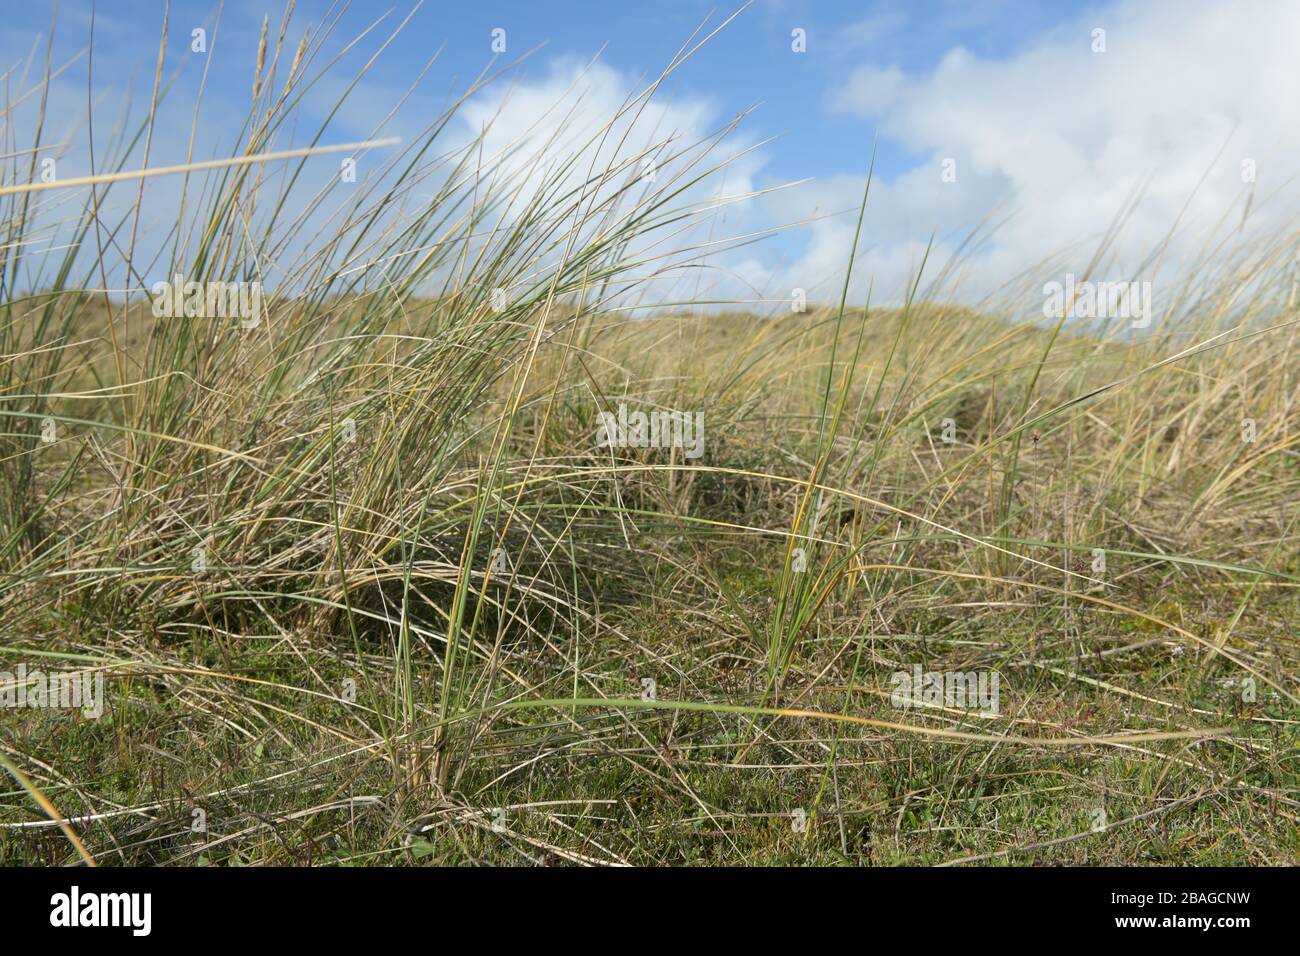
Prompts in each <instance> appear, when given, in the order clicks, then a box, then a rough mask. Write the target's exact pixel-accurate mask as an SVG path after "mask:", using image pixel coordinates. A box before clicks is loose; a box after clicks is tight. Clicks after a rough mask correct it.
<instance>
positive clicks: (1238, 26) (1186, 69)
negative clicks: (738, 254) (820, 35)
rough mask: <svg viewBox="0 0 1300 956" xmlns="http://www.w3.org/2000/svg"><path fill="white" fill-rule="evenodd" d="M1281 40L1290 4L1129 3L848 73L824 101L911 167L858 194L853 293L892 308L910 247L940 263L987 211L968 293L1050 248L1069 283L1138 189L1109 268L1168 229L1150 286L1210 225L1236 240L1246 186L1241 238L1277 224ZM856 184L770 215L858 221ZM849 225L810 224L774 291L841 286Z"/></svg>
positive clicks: (1294, 9) (1292, 97) (1295, 166)
mask: <svg viewBox="0 0 1300 956" xmlns="http://www.w3.org/2000/svg"><path fill="white" fill-rule="evenodd" d="M1094 28H1102V29H1104V30H1105V31H1106V52H1104V53H1094V52H1093V51H1092V49H1091V45H1092V31H1093V29H1094ZM1298 35H1300V4H1295V3H1292V2H1289V0H1261V2H1258V3H1251V4H1238V5H1228V4H1216V3H1208V2H1188V0H1164V2H1150V3H1149V2H1143V3H1136V2H1131V3H1120V4H1116V5H1114V6H1111V7H1108V8H1105V9H1103V10H1101V11H1099V12H1096V13H1093V14H1089V15H1087V16H1083V17H1080V18H1078V19H1073V20H1071V21H1069V22H1066V23H1063V24H1062V25H1060V26H1059V27H1058V28H1057V29H1055V30H1053V31H1052V32H1051V33H1050V35H1047V36H1044V37H1043V38H1041V39H1040V40H1039V41H1038V42H1036V43H1032V44H1030V45H1028V46H1026V47H1025V48H1023V49H1022V50H1020V52H1018V53H1017V54H1015V55H1014V56H1012V57H1010V58H1009V59H1005V60H988V59H980V58H978V57H976V56H973V55H971V54H970V53H969V52H967V51H965V50H962V49H960V48H958V49H954V50H952V51H950V52H949V54H948V55H947V56H945V57H944V58H943V60H942V61H941V62H940V63H939V64H938V65H937V66H936V67H935V68H934V69H933V71H931V72H929V73H928V74H925V75H910V76H909V75H905V74H904V73H902V72H901V71H900V70H899V69H898V68H897V67H894V66H892V65H884V66H881V65H872V66H863V67H862V68H860V69H858V70H857V71H856V72H854V73H853V74H852V75H851V76H850V77H849V79H848V80H847V82H846V83H845V84H844V85H843V86H842V87H841V88H839V89H836V90H833V91H831V92H830V95H829V96H828V104H829V106H830V108H831V109H832V110H833V111H835V112H839V113H841V114H852V115H854V116H857V117H861V118H865V119H868V120H874V121H875V122H877V123H878V124H879V130H880V134H881V136H882V137H887V138H890V139H893V140H895V141H896V142H898V143H899V144H901V145H902V146H903V147H904V148H905V149H906V150H907V151H908V152H909V153H910V154H912V155H914V156H918V157H923V159H922V160H921V161H920V163H919V164H918V165H917V166H916V167H915V168H913V169H911V170H909V171H907V172H905V173H903V174H902V175H899V176H897V177H895V178H893V179H892V180H891V181H890V182H888V183H882V182H877V183H876V184H874V185H873V189H872V197H871V202H870V204H869V207H868V213H867V220H866V225H865V227H864V236H863V248H867V249H868V252H867V254H866V255H865V256H863V257H862V258H861V261H860V264H859V267H858V269H859V270H860V271H859V275H860V279H861V281H860V282H855V284H854V289H855V294H856V295H859V296H860V295H862V294H863V292H864V291H865V288H866V283H867V281H868V279H869V277H870V276H872V275H874V277H875V279H876V289H877V293H878V294H877V299H878V300H879V298H880V295H879V293H880V292H882V291H883V292H884V293H885V294H886V296H887V297H889V298H892V299H895V300H896V299H897V298H898V297H899V296H900V294H901V290H902V289H903V287H904V285H905V282H906V280H907V275H908V270H909V269H910V268H914V267H915V264H916V262H917V260H918V256H917V254H916V250H917V244H918V243H920V244H921V245H922V246H923V245H924V243H925V241H926V239H927V238H928V236H929V234H930V232H931V231H932V230H933V231H935V232H936V233H937V235H938V237H939V243H938V244H939V249H938V254H937V258H938V261H937V262H936V261H935V260H932V267H933V266H935V265H938V264H941V262H942V260H943V259H944V257H945V256H946V255H947V254H949V253H951V251H952V250H953V249H954V248H955V246H956V243H957V242H958V241H960V239H961V238H962V236H963V235H964V234H965V232H966V231H967V230H969V229H970V228H972V227H974V226H976V225H977V224H978V223H979V222H980V220H981V218H982V217H984V216H986V215H989V216H992V217H993V218H994V219H997V218H1004V217H1007V216H1008V215H1010V219H1009V220H1008V221H1007V222H1006V223H1005V224H1004V225H1002V226H1001V227H1000V228H999V229H998V230H997V231H996V232H995V233H994V234H993V235H992V237H991V239H990V240H989V241H988V242H987V243H986V244H985V245H984V246H983V247H982V248H981V249H980V250H979V251H978V252H977V253H976V254H975V255H974V256H973V257H971V259H970V260H969V262H968V268H967V269H966V271H965V273H964V274H965V276H966V279H965V282H966V285H965V289H966V290H967V292H968V295H967V296H966V298H970V297H972V295H974V294H980V293H983V292H985V291H988V290H992V289H998V288H1001V287H1002V284H1003V283H1005V282H1006V281H1007V280H1008V279H1009V278H1010V277H1011V276H1013V275H1014V274H1016V273H1018V272H1019V271H1021V270H1023V269H1025V268H1027V267H1029V266H1031V265H1033V264H1035V263H1037V262H1039V261H1041V260H1043V259H1044V257H1046V256H1048V255H1051V254H1055V253H1059V252H1062V251H1066V250H1068V252H1067V253H1066V255H1065V257H1064V258H1063V259H1059V260H1056V261H1054V263H1053V268H1055V269H1057V270H1058V271H1063V270H1064V268H1065V267H1066V266H1068V267H1069V268H1072V269H1073V270H1074V271H1075V272H1077V273H1082V272H1083V271H1084V269H1085V268H1086V266H1087V265H1088V262H1089V260H1090V259H1091V257H1092V254H1093V253H1094V252H1095V250H1096V248H1097V246H1098V243H1099V242H1100V240H1101V238H1102V236H1103V235H1104V234H1105V233H1106V231H1107V229H1108V228H1109V227H1110V226H1111V225H1112V223H1114V222H1115V221H1116V219H1117V217H1118V216H1119V215H1120V214H1121V212H1122V210H1123V209H1124V207H1125V204H1126V202H1128V201H1130V200H1131V199H1132V198H1133V197H1134V196H1135V195H1137V194H1139V193H1140V194H1141V197H1142V198H1141V201H1140V202H1139V204H1138V205H1137V207H1136V209H1135V211H1134V214H1133V215H1132V216H1130V217H1129V218H1128V219H1127V220H1126V223H1125V225H1124V228H1123V229H1122V230H1121V231H1120V233H1119V234H1118V235H1117V236H1116V237H1115V240H1114V244H1113V246H1112V251H1113V253H1114V261H1113V262H1112V263H1111V264H1109V265H1108V267H1107V268H1108V269H1109V270H1110V271H1112V272H1115V273H1117V275H1120V276H1122V275H1127V274H1129V272H1130V271H1131V270H1134V269H1138V268H1139V266H1140V265H1141V264H1142V263H1143V260H1144V259H1145V258H1146V257H1147V256H1148V255H1149V254H1150V253H1151V252H1152V251H1153V249H1154V248H1155V247H1156V246H1157V245H1158V244H1159V243H1160V242H1161V241H1162V240H1163V239H1164V238H1165V236H1166V234H1167V233H1168V232H1169V230H1170V229H1172V228H1174V227H1175V225H1176V224H1177V226H1178V229H1177V233H1176V235H1175V237H1174V239H1173V241H1172V243H1171V246H1170V248H1169V251H1168V254H1167V255H1166V257H1165V260H1164V264H1163V266H1162V271H1161V277H1162V278H1168V277H1170V276H1172V275H1173V274H1174V272H1175V271H1176V270H1177V268H1178V267H1179V266H1183V267H1186V266H1187V265H1188V263H1189V261H1190V259H1191V257H1192V256H1194V255H1195V254H1196V253H1198V252H1199V251H1200V250H1201V249H1202V248H1203V246H1204V244H1205V242H1206V239H1207V236H1208V235H1209V234H1210V233H1211V232H1213V234H1214V235H1216V236H1221V235H1225V234H1228V233H1231V232H1233V231H1235V230H1236V229H1237V227H1238V225H1239V224H1240V222H1241V218H1242V209H1243V207H1244V205H1245V202H1246V198H1247V196H1248V195H1249V194H1250V192H1251V190H1252V188H1253V189H1254V198H1253V201H1252V207H1251V208H1252V212H1251V216H1250V219H1249V221H1248V224H1247V229H1246V230H1245V231H1244V233H1243V237H1244V238H1249V237H1250V235H1252V234H1253V233H1254V232H1255V231H1262V230H1267V229H1271V228H1284V227H1286V226H1287V224H1288V223H1289V222H1291V221H1293V220H1294V216H1295V213H1296V211H1297V206H1298V205H1300V204H1298V203H1297V196H1298V193H1300V190H1298V188H1297V185H1298V182H1300V180H1298V179H1297V173H1300V124H1297V122H1296V107H1297V104H1300V67H1297V63H1298V62H1300V61H1297V59H1296V55H1295V48H1294V38H1295V37H1296V36H1298ZM1216 157H1217V158H1216ZM945 158H951V159H953V160H955V163H956V171H957V181H956V182H955V183H945V182H942V181H941V168H942V166H941V164H942V162H943V160H944V159H945ZM1245 159H1250V160H1253V161H1254V163H1255V168H1256V175H1257V183H1256V184H1255V185H1254V186H1253V187H1252V186H1251V185H1250V184H1246V183H1243V181H1242V162H1243V160H1245ZM1202 180H1204V181H1203V182H1202ZM861 188H862V180H861V178H860V177H847V176H846V177H843V178H842V179H838V180H830V181H826V182H822V183H818V184H816V185H814V186H812V187H810V188H808V189H806V190H803V191H801V193H800V194H799V195H798V196H797V197H796V196H794V195H787V196H784V197H782V198H780V199H778V200H774V201H773V202H772V203H771V204H770V205H771V207H772V208H773V210H774V211H775V212H776V214H778V215H781V216H787V217H790V218H795V217H797V216H800V215H807V214H808V211H809V209H810V207H813V206H819V207H820V208H821V209H822V210H823V211H829V210H832V209H846V208H852V209H853V210H854V211H856V208H857V203H858V201H859V199H860V196H861ZM1180 217H1181V221H1180ZM854 218H855V216H853V215H843V216H839V217H836V218H835V219H833V220H828V221H824V222H821V223H820V224H818V225H816V226H814V227H812V229H811V239H810V243H809V246H808V249H807V251H806V254H805V255H804V256H803V258H802V259H801V260H800V261H799V262H797V263H795V264H794V265H793V266H792V267H791V268H790V269H789V270H788V272H787V273H786V274H785V275H784V276H783V277H782V279H783V280H784V284H789V283H793V284H796V285H811V284H813V283H815V282H816V281H818V280H820V279H823V278H824V277H825V276H827V275H830V274H834V273H836V272H837V271H839V274H840V275H841V276H842V271H840V270H842V269H843V265H844V262H845V260H846V259H847V256H848V249H849V243H850V242H851V238H852V228H853V221H852V220H853V219H854ZM1215 230H1217V231H1215ZM932 267H927V272H933V271H934V270H933V268H932ZM1143 278H1152V277H1151V276H1150V275H1149V274H1147V275H1143ZM1040 281H1041V280H1040ZM835 291H836V292H838V289H836V290H835ZM1157 294H1159V293H1158V291H1157Z"/></svg>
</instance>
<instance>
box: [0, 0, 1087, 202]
mask: <svg viewBox="0 0 1300 956" xmlns="http://www.w3.org/2000/svg"><path fill="white" fill-rule="evenodd" d="M330 6H331V5H330V4H326V3H322V2H318V0H303V2H300V3H299V4H298V8H297V18H298V22H300V23H303V22H307V21H310V20H316V21H318V20H319V19H320V18H321V17H322V15H323V13H324V12H325V11H326V10H328V9H330ZM1097 6H1099V5H1098V4H1083V3H1078V2H1074V0H1060V2H1052V3H1044V2H1042V0H1038V2H1030V0H988V2H983V3H971V2H969V0H916V2H906V3H903V2H884V0H876V2H862V0H857V2H844V0H818V2H811V0H756V2H755V3H753V4H752V5H751V6H750V7H749V8H747V9H746V10H744V12H743V13H741V14H740V15H739V16H738V17H737V18H736V19H734V20H733V21H732V22H731V23H730V25H728V26H727V27H726V29H724V30H723V31H722V32H721V33H719V34H718V35H717V36H715V37H714V38H713V39H712V40H711V41H710V42H709V44H708V45H707V46H706V47H705V48H704V49H703V50H701V51H700V52H699V53H697V54H696V55H695V57H694V58H693V59H692V61H690V62H689V63H688V64H687V65H686V66H685V67H683V68H682V69H681V71H680V72H679V73H678V74H677V75H676V76H674V77H673V78H672V81H671V83H670V84H669V85H668V87H667V89H666V90H665V92H668V93H677V94H686V95H693V96H707V97H709V98H711V99H712V100H713V101H715V102H716V103H717V104H718V107H719V110H720V112H731V113H734V112H736V111H738V110H742V109H745V108H746V107H749V106H752V105H755V104H758V109H757V110H756V111H755V112H754V113H753V114H752V118H751V121H750V123H749V127H750V128H751V129H752V130H753V132H754V133H755V134H756V135H759V136H761V137H764V138H766V137H768V136H780V137H782V139H781V141H780V142H779V143H778V144H777V145H775V146H773V147H772V148H771V149H770V150H767V151H766V159H767V163H768V169H769V171H770V173H771V174H772V175H773V176H778V177H786V178H789V179H795V178H801V177H804V176H823V175H828V174H832V173H840V172H848V171H851V170H853V169H855V168H857V167H865V165H866V162H867V159H868V157H869V155H870V149H871V144H872V140H873V135H874V133H875V130H874V128H873V125H872V124H871V123H870V122H867V121H865V120H854V121H845V120H844V118H843V117H837V118H835V121H833V122H832V121H831V117H830V115H829V112H828V110H827V109H826V101H827V97H828V96H829V95H831V93H832V92H833V91H834V90H835V89H836V88H837V86H838V85H839V84H840V83H841V82H842V81H843V79H844V78H845V76H846V75H847V74H848V73H849V72H851V71H852V70H853V69H855V68H856V67H858V66H860V65H861V64H862V63H863V62H873V63H876V64H878V65H881V66H898V67H900V68H901V69H902V70H903V71H905V72H907V73H923V72H925V71H927V70H930V69H932V68H933V67H934V66H935V64H937V63H938V62H939V61H940V59H941V58H942V57H943V56H944V55H945V54H947V53H948V52H949V51H950V50H952V49H953V48H955V47H962V48H965V49H967V50H970V51H971V52H972V53H974V54H976V55H978V56H980V57H984V58H990V59H998V58H1003V57H1007V56H1009V55H1011V54H1013V53H1014V52H1015V51H1016V50H1017V49H1019V48H1021V47H1022V46H1023V45H1024V44H1025V43H1026V42H1028V41H1030V40H1032V39H1033V38H1035V37H1038V36H1042V35H1043V34H1044V33H1047V32H1048V31H1050V30H1051V29H1052V27H1053V26H1055V25H1056V24H1059V23H1061V22H1062V21H1064V20H1066V19H1068V18H1069V17H1070V16H1071V15H1072V14H1073V13H1075V12H1079V11H1084V10H1088V9H1090V8H1096V7H1097ZM412 7H414V4H413V3H408V4H393V5H391V6H387V5H379V4H376V5H370V4H361V3H358V4H354V5H353V7H352V8H351V9H350V10H349V11H348V12H347V13H346V14H345V15H344V17H343V19H342V21H341V25H340V28H339V30H338V34H337V35H338V37H339V39H340V40H342V39H343V38H345V37H347V38H350V37H351V36H352V35H355V34H356V33H359V32H360V31H361V30H363V29H365V27H366V26H368V25H369V24H370V23H371V22H373V20H374V19H375V18H377V17H378V16H379V15H380V14H381V13H383V12H385V11H387V10H392V13H391V14H390V15H389V17H388V21H387V22H389V23H395V22H397V20H399V19H401V18H402V17H404V16H405V15H406V14H407V13H408V12H409V11H410V10H411V9H412ZM740 7H741V4H740V3H736V4H735V5H734V6H730V7H729V6H726V5H718V4H716V3H713V2H709V0H656V2H654V3H630V2H625V3H615V2H597V0H559V2H546V3H543V2H536V0H484V2H476V3H459V2H457V3H447V2H439V3H430V4H426V5H425V6H424V7H423V8H421V9H419V10H417V11H416V12H415V14H414V16H413V17H412V19H411V21H410V25H409V26H408V27H407V28H406V30H405V31H403V34H402V35H400V36H399V37H398V38H397V39H396V41H395V42H394V43H393V45H392V47H391V48H390V49H389V50H388V51H387V52H386V53H385V55H384V57H382V58H381V59H380V60H379V61H378V62H377V63H376V64H375V66H374V67H373V71H372V77H373V79H374V80H375V81H376V82H378V83H386V84H389V85H391V86H393V87H394V88H397V87H400V86H402V85H403V84H404V83H405V81H406V80H407V79H409V78H410V77H411V76H412V75H413V72H414V71H416V70H418V69H419V68H420V67H421V66H422V65H423V64H424V62H425V60H426V59H427V58H428V57H429V55H430V54H431V53H432V52H433V51H434V50H436V49H438V48H439V47H442V48H443V53H442V55H441V57H440V61H439V65H438V66H436V67H435V68H434V70H433V71H432V73H431V74H430V77H429V84H428V85H429V86H430V87H431V88H434V89H439V90H441V89H442V88H444V87H447V86H449V85H450V86H451V87H453V88H454V87H457V86H460V87H463V86H464V85H466V84H468V83H469V82H470V81H472V80H473V78H474V77H476V76H477V75H478V74H479V73H480V72H481V71H482V70H483V68H484V67H485V66H486V65H487V64H488V63H489V62H490V61H491V59H492V52H491V50H490V48H489V44H490V42H491V31H492V30H493V29H494V28H496V27H502V28H505V29H506V30H507V40H508V51H507V55H506V56H505V57H503V58H502V59H505V60H509V59H512V58H513V57H514V56H516V55H518V54H522V53H523V52H525V51H527V50H532V49H533V48H535V47H539V46H540V47H541V49H540V50H539V51H538V52H537V53H535V54H533V57H532V58H531V61H530V62H527V63H525V64H524V65H522V66H521V67H520V68H519V72H520V74H521V75H522V76H525V77H526V76H528V75H530V74H536V73H537V72H539V71H541V70H543V69H544V67H545V64H546V63H547V62H548V61H550V60H553V59H555V58H558V57H564V56H572V57H577V58H580V59H587V58H590V57H593V56H595V55H596V54H597V53H600V57H601V60H602V61H603V62H604V63H606V64H608V65H610V66H612V67H614V68H615V69H617V70H619V71H620V72H622V73H625V74H627V75H629V76H644V77H646V78H647V79H650V78H653V77H654V76H655V75H656V74H657V73H658V72H659V71H660V70H662V69H663V67H664V66H665V65H666V64H667V63H668V62H669V60H670V59H671V57H672V56H673V54H674V53H675V52H676V51H677V50H678V48H679V47H680V46H681V45H682V44H683V43H684V42H685V41H686V39H687V38H688V37H689V36H690V35H691V34H692V32H693V31H694V30H695V29H696V28H697V27H699V26H700V25H701V24H702V23H704V24H707V25H708V26H706V28H705V31H704V32H706V33H707V32H709V31H710V30H711V29H712V27H714V26H716V25H718V24H719V23H721V22H722V21H723V20H725V19H726V18H727V17H728V16H729V15H730V14H732V13H734V12H736V11H737V10H739V9H740ZM55 9H57V21H56V22H57V24H58V26H57V29H56V36H55V40H56V50H57V51H59V52H61V53H63V54H64V55H65V56H66V55H70V54H72V53H73V52H74V51H75V50H76V49H78V48H80V47H81V46H83V45H84V44H85V43H86V40H87V37H88V35H89V22H90V11H91V4H90V3H89V2H86V0H61V2H59V3H58V4H57V7H55V6H54V5H52V4H51V3H50V2H48V0H46V2H37V3H26V4H15V5H13V6H12V7H11V8H10V9H9V10H7V11H6V20H7V23H8V25H7V27H6V31H5V33H6V36H5V40H4V45H3V52H4V54H5V58H6V61H8V62H12V61H13V59H14V58H15V57H17V56H19V55H22V54H24V53H26V52H27V50H28V49H30V46H31V44H32V43H33V42H34V41H37V40H38V39H39V41H40V42H41V43H43V42H44V39H45V36H46V35H47V31H48V29H49V27H50V23H51V13H52V11H54V10H55ZM281 10H282V7H281V6H278V5H274V4H270V3H265V2H256V0H229V2H227V3H226V4H225V8H224V11H223V13H222V23H221V37H220V38H219V43H220V46H221V51H220V54H221V61H220V62H221V63H222V64H223V67H224V68H223V69H222V70H220V71H218V72H216V73H215V74H213V75H211V76H210V77H209V89H211V90H213V91H216V92H221V91H224V92H226V93H227V94H228V95H229V96H230V97H231V99H232V100H238V99H239V97H240V96H242V95H246V92H247V89H248V82H249V77H250V76H251V74H252V69H253V62H254V52H255V49H256V42H257V35H258V31H259V30H260V27H261V19H262V16H263V15H269V16H270V17H271V21H272V25H273V26H274V25H275V23H276V22H277V21H278V18H279V15H280V12H281ZM216 11H217V4H215V3H211V2H206V0H176V2H173V3H172V4H171V43H170V51H169V52H170V55H171V56H172V57H173V62H178V61H179V59H180V58H182V57H187V56H189V52H190V51H189V29H190V28H191V27H192V26H204V25H206V26H208V27H209V28H210V27H211V25H212V24H213V23H214V22H215V19H216ZM162 13H163V4H162V3H161V2H158V0H121V2H101V3H100V4H99V6H98V8H97V10H96V12H95V16H96V33H97V36H98V43H99V45H100V49H99V50H98V56H99V57H100V59H101V67H100V69H101V71H102V72H101V74H100V81H101V82H102V83H105V84H107V83H109V82H111V83H113V84H114V85H117V84H120V83H121V82H122V81H123V79H125V78H126V77H128V76H131V75H132V71H134V72H135V77H134V78H135V81H136V82H135V94H136V96H137V97H145V96H147V95H148V92H149V87H150V85H151V83H152V78H153V63H154V58H155V56H156V53H157V42H158V35H159V31H160V29H161V25H162ZM796 27H798V28H802V29H804V30H805V31H806V32H807V46H808V52H807V54H806V55H803V56H796V55H793V54H792V52H791V49H790V47H791V30H792V29H794V28H796ZM340 45H341V44H340ZM363 49H364V50H367V51H368V49H369V48H363ZM602 51H603V52H602ZM212 52H213V55H215V54H216V52H217V51H216V50H215V49H214V50H213V51H212ZM57 59H58V57H57V55H56V60H57ZM364 59H365V57H364V56H363V55H362V51H360V50H359V51H358V53H357V55H356V56H353V57H351V58H350V60H349V62H351V63H353V64H359V63H360V62H362V61H363V60H364ZM190 73H191V74H192V75H190V76H188V77H187V78H186V80H187V82H186V83H184V84H183V87H182V88H189V89H194V88H195V86H194V84H196V83H197V79H198V77H197V70H192V71H190ZM818 117H821V118H822V119H824V120H825V121H824V122H818V123H816V126H815V131H814V130H810V129H809V128H808V124H809V123H810V121H815V120H816V119H817V118H818ZM914 161H915V157H913V156H911V155H910V154H909V153H908V151H907V149H906V147H905V146H904V145H902V144H899V143H896V142H892V141H889V140H885V141H883V142H882V143H881V144H880V147H879V152H878V156H877V169H878V170H879V171H880V172H881V173H882V175H885V176H889V175H892V174H893V173H896V172H898V171H899V170H901V169H903V168H906V166H907V165H908V164H910V163H911V162H914Z"/></svg>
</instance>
